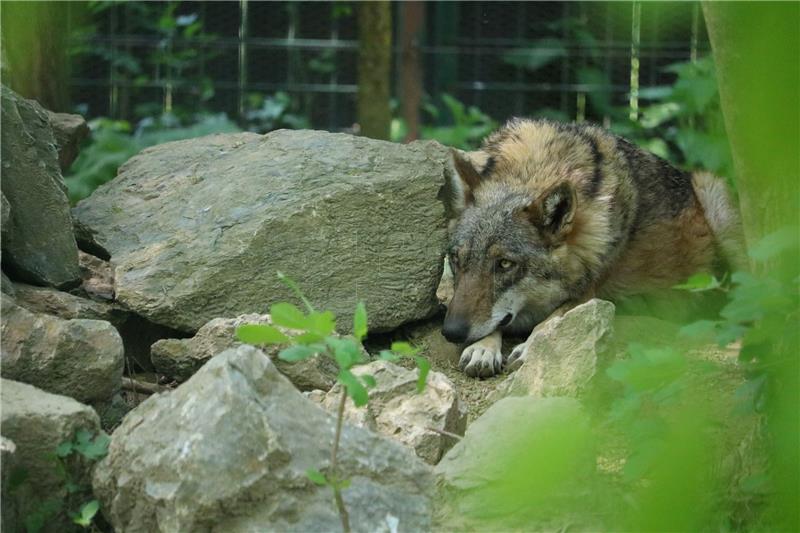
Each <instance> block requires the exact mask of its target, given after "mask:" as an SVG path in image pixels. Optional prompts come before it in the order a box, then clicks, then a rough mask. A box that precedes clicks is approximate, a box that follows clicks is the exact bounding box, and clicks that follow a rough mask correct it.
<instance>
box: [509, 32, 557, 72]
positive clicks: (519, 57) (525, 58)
mask: <svg viewBox="0 0 800 533" xmlns="http://www.w3.org/2000/svg"><path fill="white" fill-rule="evenodd" d="M566 55H567V49H566V47H565V46H564V43H563V41H561V40H560V39H556V38H553V37H545V38H543V39H539V40H537V41H534V42H532V43H530V45H528V46H526V47H525V48H515V49H513V50H510V51H508V52H506V53H505V54H503V61H505V62H506V63H508V64H510V65H514V66H516V67H520V68H524V69H526V70H528V71H535V70H539V69H540V68H542V67H544V66H545V65H547V64H549V63H552V62H553V61H555V60H556V59H558V58H560V57H564V56H566Z"/></svg>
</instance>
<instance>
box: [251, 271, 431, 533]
mask: <svg viewBox="0 0 800 533" xmlns="http://www.w3.org/2000/svg"><path fill="white" fill-rule="evenodd" d="M278 277H279V278H280V279H281V281H283V282H284V283H285V284H286V285H287V286H288V287H289V288H290V289H291V290H292V291H293V292H294V293H295V294H296V295H297V297H298V298H299V299H300V301H301V302H303V305H304V306H305V308H306V312H303V311H302V310H301V309H299V308H298V307H297V306H295V305H293V304H291V303H288V302H280V303H276V304H273V305H272V306H270V317H271V319H272V323H273V324H274V325H268V324H245V325H242V326H239V327H238V328H237V330H236V336H237V337H238V338H239V340H240V341H242V342H245V343H248V344H254V345H270V344H279V345H285V346H286V347H285V348H283V349H282V350H281V351H280V352H279V354H278V357H280V358H281V359H282V360H284V361H287V362H297V361H301V360H303V359H307V358H309V357H330V358H331V359H333V360H334V361H336V364H337V366H338V368H339V374H338V375H337V377H336V381H337V382H338V383H339V384H340V385H341V386H342V394H341V397H340V400H339V405H338V409H337V413H336V431H335V434H334V438H333V444H332V446H331V460H330V467H329V469H328V472H327V474H325V473H322V472H320V471H319V470H315V469H311V470H309V471H308V472H307V475H308V478H309V479H310V480H311V481H312V482H314V483H316V484H318V485H321V486H329V487H331V489H332V490H333V494H334V500H335V502H336V507H337V510H338V512H339V516H340V518H341V520H342V527H343V528H344V530H345V531H347V532H349V531H350V520H349V515H348V513H347V509H346V507H345V505H344V500H343V499H342V490H344V489H346V488H347V487H348V486H349V485H350V480H349V479H346V478H344V477H343V475H342V473H341V472H339V469H338V450H339V440H340V437H341V431H342V423H343V421H344V408H345V404H346V402H347V398H348V397H349V398H350V399H351V400H352V401H353V403H354V404H355V405H356V407H362V406H364V405H366V404H367V402H368V401H369V392H368V389H370V388H372V387H374V386H375V384H376V383H375V377H374V376H372V375H370V374H362V375H358V376H357V375H356V374H354V373H353V372H352V368H353V367H355V366H358V365H361V364H364V363H368V362H369V360H368V358H367V357H365V355H364V350H363V346H362V344H361V343H362V341H363V340H364V338H365V337H366V336H367V310H366V307H365V306H364V304H363V302H360V303H359V304H358V305H357V306H356V310H355V314H354V315H353V334H352V335H351V336H345V337H342V336H339V335H336V334H335V333H334V330H335V328H336V317H335V316H334V314H333V313H331V312H330V311H316V310H315V309H314V307H313V306H312V305H311V302H309V301H308V299H307V298H306V297H305V296H304V295H303V294H302V293H301V292H300V290H299V288H298V287H297V285H296V284H295V283H294V282H293V281H292V280H291V279H289V278H288V277H286V276H285V275H284V274H282V273H280V272H279V273H278ZM279 328H285V329H284V330H282V329H279ZM379 357H380V359H383V360H386V361H396V360H398V359H400V358H403V357H407V358H411V359H413V360H414V361H415V362H416V364H417V366H418V368H419V377H418V381H417V391H418V392H422V391H423V390H424V388H425V381H426V379H427V375H428V372H429V370H430V363H429V362H428V361H427V360H426V359H425V358H424V357H422V356H420V355H419V354H418V353H417V350H416V349H415V348H413V347H412V346H411V345H409V344H408V343H404V342H396V343H393V344H392V346H391V349H390V350H382V351H381V352H380V354H379Z"/></svg>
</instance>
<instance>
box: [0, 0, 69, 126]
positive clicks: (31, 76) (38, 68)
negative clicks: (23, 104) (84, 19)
mask: <svg viewBox="0 0 800 533" xmlns="http://www.w3.org/2000/svg"><path fill="white" fill-rule="evenodd" d="M68 8H69V5H68V3H67V2H3V5H2V20H3V50H4V55H5V58H4V59H5V61H6V62H7V66H8V78H7V79H6V80H5V83H7V84H8V85H9V86H10V87H11V88H12V89H13V90H14V91H16V92H17V93H19V94H20V95H22V96H24V97H25V98H32V99H34V100H36V101H38V102H39V103H40V104H41V105H42V106H43V107H45V108H47V109H50V110H51V111H69V90H68V88H69V58H68V56H67V41H68V37H69V36H68V35H67V24H66V22H67V9H68Z"/></svg>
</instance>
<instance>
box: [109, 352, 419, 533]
mask: <svg viewBox="0 0 800 533" xmlns="http://www.w3.org/2000/svg"><path fill="white" fill-rule="evenodd" d="M334 428H335V420H334V418H333V417H332V416H330V415H329V414H327V413H326V412H325V411H323V410H322V409H320V408H319V407H318V406H316V405H314V404H313V403H312V402H311V401H309V400H307V399H306V398H304V397H303V395H302V394H301V393H299V392H298V391H297V390H296V389H295V388H294V387H293V386H292V385H291V383H289V381H288V380H287V379H286V378H285V377H284V376H283V375H282V374H280V373H279V372H278V371H277V369H276V368H275V366H274V365H273V364H272V363H271V362H270V359H269V358H268V357H267V356H266V355H265V354H264V353H263V352H261V351H259V350H257V349H255V348H253V347H251V346H240V347H238V348H235V349H230V350H227V351H225V352H223V353H222V354H219V355H217V356H216V357H214V358H212V359H211V361H209V362H208V363H207V364H206V365H205V366H204V367H203V368H202V369H201V370H200V371H198V372H197V373H196V374H195V375H194V376H192V378H191V379H189V381H187V382H186V383H184V384H183V385H181V386H179V387H178V388H177V389H175V390H174V391H172V392H170V393H165V394H158V395H155V396H151V397H150V398H149V399H147V400H146V401H144V402H143V403H142V404H141V405H139V406H138V407H137V408H136V409H134V410H133V411H132V412H130V413H129V414H128V416H126V417H125V419H124V420H123V422H122V425H120V427H119V428H118V429H117V430H116V431H115V432H114V435H113V436H112V440H111V445H110V447H109V453H108V456H107V457H106V458H105V459H104V460H103V461H102V462H101V463H100V464H99V465H98V466H97V468H96V469H95V472H94V481H93V485H94V490H95V495H96V496H97V497H98V498H99V500H100V501H101V503H102V507H101V508H102V510H103V513H104V515H105V517H106V518H107V519H108V520H109V522H110V523H111V525H112V526H113V527H114V528H115V530H117V531H171V532H172V531H176V532H179V531H212V530H213V531H225V532H244V531H337V530H339V529H340V527H341V525H340V522H339V517H338V514H337V512H336V508H335V506H334V503H333V497H332V493H331V489H330V488H329V487H320V486H317V485H315V484H314V483H312V482H311V481H310V480H309V479H308V477H307V475H306V471H307V470H308V469H319V470H320V471H322V472H326V471H327V469H328V467H329V459H330V446H331V441H332V438H333V435H334ZM339 465H340V467H341V472H342V473H343V474H344V475H346V476H347V477H348V478H349V479H350V480H351V485H350V486H349V487H347V488H345V489H343V491H342V496H343V499H344V503H345V505H346V507H347V510H348V512H349V514H350V521H351V525H352V528H353V530H354V531H390V530H391V524H395V526H396V527H397V524H398V523H399V530H400V531H427V530H429V529H430V513H431V503H430V497H431V495H432V491H433V479H432V475H431V471H430V467H428V465H426V464H425V463H424V462H422V461H421V460H419V459H417V458H416V457H415V456H414V455H413V453H411V452H410V451H408V450H406V449H404V448H403V447H402V446H400V445H399V444H397V443H395V442H391V441H388V440H386V439H383V438H381V437H379V436H377V435H374V434H372V433H370V432H368V431H366V430H363V429H360V428H354V427H351V426H349V425H347V424H345V425H344V426H343V430H342V439H341V445H340V448H339Z"/></svg>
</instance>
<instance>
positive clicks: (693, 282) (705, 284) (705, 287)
mask: <svg viewBox="0 0 800 533" xmlns="http://www.w3.org/2000/svg"><path fill="white" fill-rule="evenodd" d="M719 286H720V283H719V280H718V279H717V278H715V277H714V276H713V275H711V274H709V273H708V272H699V273H697V274H694V275H693V276H691V277H690V278H689V279H688V280H686V281H685V282H683V283H681V284H680V285H675V286H673V287H672V288H673V289H684V290H689V291H692V292H701V291H709V290H712V289H716V288H718V287H719Z"/></svg>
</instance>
